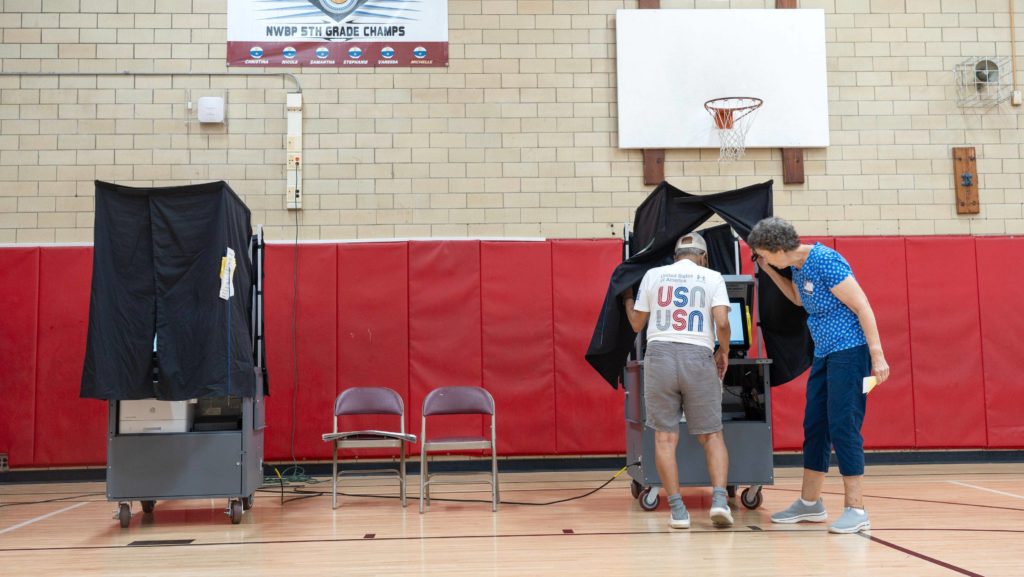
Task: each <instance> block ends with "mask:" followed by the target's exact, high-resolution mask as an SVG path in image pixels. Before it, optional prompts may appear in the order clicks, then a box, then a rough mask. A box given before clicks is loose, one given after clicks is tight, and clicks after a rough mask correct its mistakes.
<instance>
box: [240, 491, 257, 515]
mask: <svg viewBox="0 0 1024 577" xmlns="http://www.w3.org/2000/svg"><path fill="white" fill-rule="evenodd" d="M255 499H256V495H249V496H248V497H242V509H243V510H245V511H248V510H249V509H252V503H253V501H254V500H255Z"/></svg>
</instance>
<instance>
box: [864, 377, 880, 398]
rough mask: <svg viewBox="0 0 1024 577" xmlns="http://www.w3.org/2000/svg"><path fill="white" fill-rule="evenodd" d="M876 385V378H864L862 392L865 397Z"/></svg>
mask: <svg viewBox="0 0 1024 577" xmlns="http://www.w3.org/2000/svg"><path fill="white" fill-rule="evenodd" d="M877 385H878V377H875V376H870V377H864V386H863V390H862V392H863V393H864V394H865V395H866V394H868V393H870V392H871V389H873V388H875V387H876V386H877Z"/></svg>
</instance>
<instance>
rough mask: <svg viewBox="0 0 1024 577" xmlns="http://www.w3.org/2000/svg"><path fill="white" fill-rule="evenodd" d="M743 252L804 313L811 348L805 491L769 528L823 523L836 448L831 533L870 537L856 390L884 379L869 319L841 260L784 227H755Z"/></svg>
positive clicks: (863, 401) (862, 401)
mask: <svg viewBox="0 0 1024 577" xmlns="http://www.w3.org/2000/svg"><path fill="white" fill-rule="evenodd" d="M747 244H748V245H750V248H751V249H752V250H753V251H754V256H755V258H756V260H757V263H758V265H759V266H760V267H761V269H762V270H764V271H765V272H766V273H767V274H768V276H769V277H770V278H771V279H772V281H773V282H774V283H775V284H776V285H777V286H778V287H779V290H781V291H782V294H784V295H786V298H788V299H789V300H791V301H793V303H795V304H797V305H800V306H803V307H804V310H806V311H807V315H808V316H807V326H808V328H809V329H810V331H811V338H812V339H813V340H814V364H813V365H812V366H811V373H810V377H809V378H808V380H807V408H806V411H805V413H804V477H803V487H802V490H801V495H800V498H799V499H797V500H796V501H794V502H793V504H792V505H790V506H789V507H788V508H787V509H785V510H783V511H780V512H778V513H775V514H774V515H772V522H773V523H799V522H801V521H817V522H820V521H824V520H825V519H826V518H827V517H828V513H827V512H826V511H825V505H824V503H823V502H822V500H821V486H822V483H823V482H824V480H825V473H827V472H828V465H829V455H830V453H831V451H832V447H833V446H834V447H835V450H836V456H837V457H838V459H839V472H840V473H841V474H842V475H843V485H844V487H845V493H846V504H845V508H844V510H843V514H842V515H841V516H840V517H839V519H838V520H837V521H836V522H835V523H834V524H833V525H832V526H830V527H829V531H831V532H832V533H856V532H858V531H865V530H868V529H870V528H871V523H870V522H869V521H868V515H867V512H866V511H865V510H864V502H863V497H862V495H861V481H862V479H863V476H864V438H863V437H862V436H861V432H860V429H861V425H863V424H864V409H865V407H866V405H867V395H866V394H864V393H863V392H862V386H863V380H864V377H867V376H868V375H873V376H874V377H875V378H876V379H877V382H878V383H882V382H883V381H885V379H887V378H888V377H889V365H888V364H887V363H886V362H885V355H884V354H883V353H882V342H881V340H879V338H878V326H877V325H876V324H875V314H874V312H872V310H871V305H870V304H869V303H868V299H867V296H866V295H865V294H864V291H863V290H862V289H861V287H860V285H859V284H857V280H856V279H855V278H854V277H853V271H852V270H850V265H849V264H848V263H847V262H846V259H844V258H843V257H842V256H841V255H840V254H839V253H838V252H836V251H834V250H832V249H831V248H828V247H827V246H824V245H822V244H820V243H819V244H815V245H813V246H811V245H807V244H801V242H800V237H799V236H798V235H797V233H796V229H795V228H793V225H792V224H790V223H788V222H786V221H785V220H783V219H781V218H776V217H769V218H766V219H764V220H762V221H760V222H758V223H757V224H756V225H755V226H754V229H753V230H752V231H751V232H750V236H749V237H748V239H747ZM765 263H767V264H769V265H771V266H765ZM785 267H789V268H790V270H792V272H793V279H792V280H789V279H787V278H785V277H784V276H782V275H781V274H779V272H778V271H777V270H776V269H782V268H785Z"/></svg>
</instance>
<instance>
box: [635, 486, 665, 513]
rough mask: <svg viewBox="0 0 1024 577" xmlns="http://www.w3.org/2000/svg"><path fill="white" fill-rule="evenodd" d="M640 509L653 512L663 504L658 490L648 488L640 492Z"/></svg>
mask: <svg viewBox="0 0 1024 577" xmlns="http://www.w3.org/2000/svg"><path fill="white" fill-rule="evenodd" d="M639 500H640V508H641V509H643V510H644V511H653V510H655V509H657V508H658V505H659V504H660V503H661V496H660V495H658V490H657V489H654V488H653V487H647V488H645V489H644V490H643V491H640V499H639Z"/></svg>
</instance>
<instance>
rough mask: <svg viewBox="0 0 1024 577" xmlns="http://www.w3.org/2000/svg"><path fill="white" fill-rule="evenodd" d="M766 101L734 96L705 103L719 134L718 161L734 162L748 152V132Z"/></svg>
mask: <svg viewBox="0 0 1024 577" xmlns="http://www.w3.org/2000/svg"><path fill="white" fill-rule="evenodd" d="M763 103H764V101H763V100H761V99H760V98H752V97H745V96H732V97H727V98H715V99H712V100H708V101H707V102H705V103H704V108H705V109H706V110H707V111H708V113H709V114H710V115H711V118H712V120H713V121H714V123H715V130H716V131H717V132H718V140H719V143H720V148H719V153H718V161H719V162H733V161H735V160H739V159H740V158H743V155H744V153H745V152H746V142H747V131H748V130H750V125H751V124H753V122H754V118H755V117H756V116H757V111H758V110H759V109H760V108H761V104H763Z"/></svg>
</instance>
